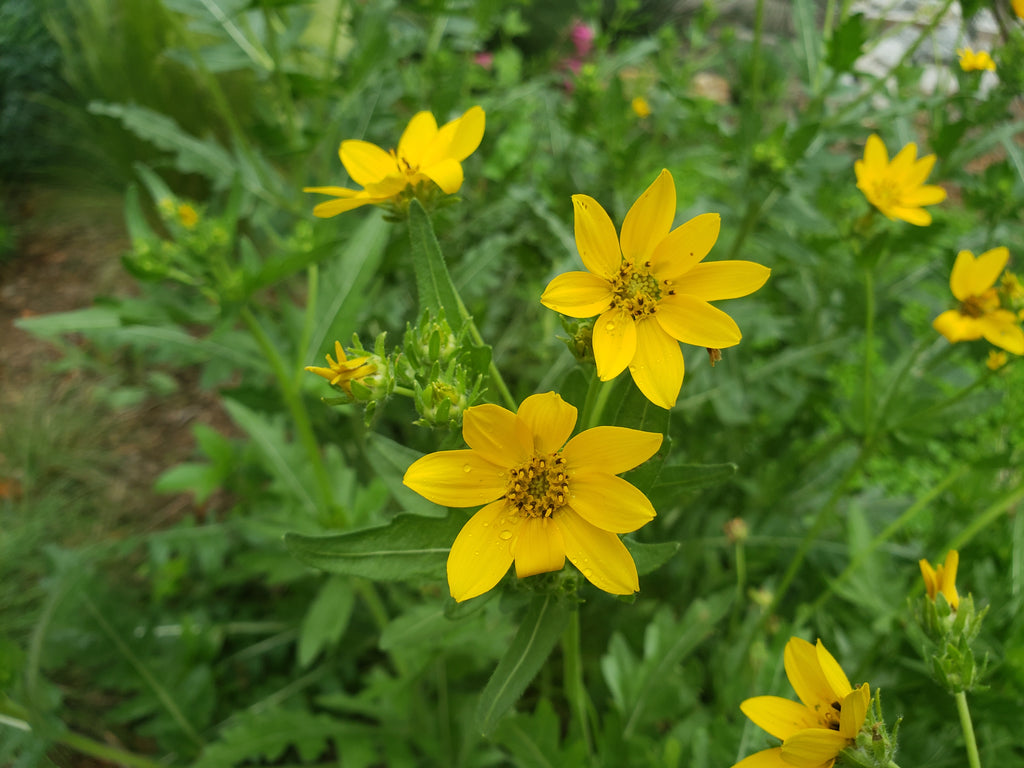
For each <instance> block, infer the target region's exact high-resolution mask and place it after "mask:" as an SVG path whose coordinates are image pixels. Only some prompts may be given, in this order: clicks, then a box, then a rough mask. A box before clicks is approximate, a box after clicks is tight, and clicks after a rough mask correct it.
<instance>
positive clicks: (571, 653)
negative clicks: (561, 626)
mask: <svg viewBox="0 0 1024 768" xmlns="http://www.w3.org/2000/svg"><path fill="white" fill-rule="evenodd" d="M581 657H582V654H581V653H580V612H579V609H576V610H574V611H573V612H572V613H571V614H570V615H569V623H568V624H567V625H566V627H565V631H564V632H562V658H563V659H564V662H563V663H564V674H565V695H566V698H567V699H568V700H569V710H570V712H571V713H572V719H573V720H575V721H576V722H577V724H578V725H579V729H580V735H581V737H582V738H583V743H584V744H585V745H586V747H587V755H588V757H590V758H591V759H593V757H594V744H593V740H592V738H591V735H590V722H589V721H588V719H587V688H586V686H585V685H584V684H583V663H582V660H581Z"/></svg>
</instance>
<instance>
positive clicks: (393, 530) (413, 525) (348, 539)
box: [284, 514, 466, 581]
mask: <svg viewBox="0 0 1024 768" xmlns="http://www.w3.org/2000/svg"><path fill="white" fill-rule="evenodd" d="M465 522H466V518H465V517H464V516H463V515H461V514H452V515H448V517H445V518H441V519H438V518H434V517H421V516H419V515H399V516H398V517H396V518H395V519H394V520H393V521H392V522H391V523H390V525H384V526H380V527H378V528H367V529H366V530H362V531H354V532H352V533H341V534H337V535H335V536H302V535H300V534H297V533H289V534H286V535H285V537H284V543H285V546H286V547H287V548H288V551H289V552H291V553H292V555H293V556H294V557H296V558H297V559H298V560H300V561H302V562H303V563H305V564H306V565H311V566H313V567H314V568H319V569H321V570H324V571H327V572H329V573H341V574H347V575H349V576H362V577H363V578H367V579H376V580H379V581H401V580H403V579H413V578H421V577H433V578H438V579H440V578H443V577H444V566H445V562H446V561H447V559H448V550H449V549H451V546H452V542H453V541H455V537H456V535H458V533H459V531H460V530H461V529H462V526H463V525H465Z"/></svg>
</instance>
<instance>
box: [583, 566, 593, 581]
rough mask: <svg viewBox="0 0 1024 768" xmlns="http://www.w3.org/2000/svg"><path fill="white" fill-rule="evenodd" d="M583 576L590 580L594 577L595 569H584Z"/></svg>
mask: <svg viewBox="0 0 1024 768" xmlns="http://www.w3.org/2000/svg"><path fill="white" fill-rule="evenodd" d="M583 575H584V576H586V577H587V578H588V579H589V578H590V577H591V576H593V575H594V569H593V568H584V569H583Z"/></svg>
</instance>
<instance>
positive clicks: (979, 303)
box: [960, 288, 999, 317]
mask: <svg viewBox="0 0 1024 768" xmlns="http://www.w3.org/2000/svg"><path fill="white" fill-rule="evenodd" d="M998 308H999V296H998V294H997V293H996V289H995V288H989V289H988V290H987V291H985V292H984V293H983V294H981V295H980V296H968V297H967V299H966V301H962V302H961V303H960V314H961V315H967V317H984V316H985V315H987V314H989V313H991V312H992V311H994V310H996V309H998Z"/></svg>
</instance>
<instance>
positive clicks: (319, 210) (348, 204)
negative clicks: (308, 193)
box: [313, 197, 382, 219]
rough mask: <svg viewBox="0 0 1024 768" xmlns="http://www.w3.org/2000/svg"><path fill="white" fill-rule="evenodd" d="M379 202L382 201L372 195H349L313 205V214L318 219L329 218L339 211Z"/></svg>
mask: <svg viewBox="0 0 1024 768" xmlns="http://www.w3.org/2000/svg"><path fill="white" fill-rule="evenodd" d="M379 202H382V201H381V200H377V199H375V198H372V197H348V198H340V199H337V200H328V201H327V202H326V203H318V204H317V205H315V206H314V207H313V215H314V216H316V217H317V218H318V219H329V218H331V217H332V216H337V215H338V214H339V213H345V211H351V210H354V209H356V208H360V207H362V206H364V205H369V204H371V203H379Z"/></svg>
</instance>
